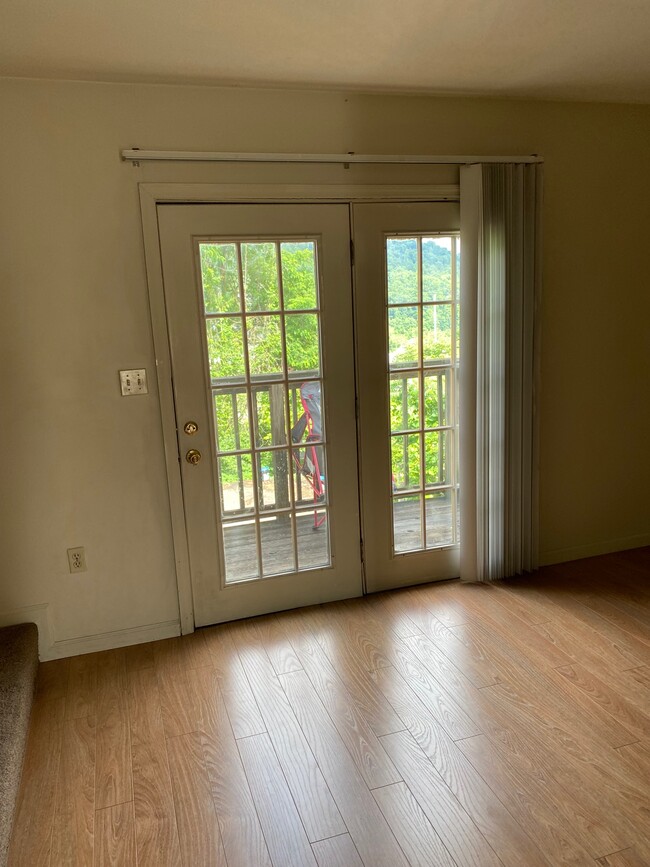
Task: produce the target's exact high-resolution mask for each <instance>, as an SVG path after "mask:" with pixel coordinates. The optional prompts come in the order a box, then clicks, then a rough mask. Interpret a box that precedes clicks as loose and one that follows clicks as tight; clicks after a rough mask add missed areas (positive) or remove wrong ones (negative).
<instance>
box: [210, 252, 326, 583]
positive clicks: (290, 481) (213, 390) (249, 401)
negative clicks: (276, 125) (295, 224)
mask: <svg viewBox="0 0 650 867" xmlns="http://www.w3.org/2000/svg"><path fill="white" fill-rule="evenodd" d="M254 242H255V243H260V244H261V243H273V244H274V245H275V268H276V279H277V284H278V294H279V308H278V309H273V310H266V311H265V310H253V311H248V309H247V302H246V291H245V287H244V271H243V262H242V252H241V248H242V244H246V243H251V240H250V239H246V240H244V239H241V238H219V239H214V238H197V239H196V243H197V245H198V253H199V256H198V261H199V276H200V280H201V293H200V296H201V310H202V315H203V319H204V320H205V321H206V322H207V321H209V320H213V319H232V318H237V317H238V318H240V319H241V321H242V342H243V354H244V376H240V375H236V376H228V377H218V378H216V379H213V378H212V376H211V371H210V363H209V351H208V352H207V353H206V357H207V359H208V363H207V372H208V377H209V379H210V397H211V399H212V404H211V408H212V412H213V419H214V425H215V436H214V444H213V448H214V449H215V458H216V459H217V461H219V459H221V458H224V457H235V458H237V460H238V473H239V475H238V478H241V469H240V465H241V459H242V458H243V457H244V456H250V458H251V470H252V472H251V476H252V493H253V510H251V509H250V508H245V507H244V508H241V503H242V502H243V501H244V499H245V498H244V496H243V495H242V494H241V493H240V509H238V510H236V514H232V512H230V513H229V514H226V510H225V501H224V493H223V486H222V480H221V474H220V472H217V486H218V503H219V525H220V532H221V542H222V559H223V563H224V567H225V566H226V552H225V539H224V529H225V528H227V527H230V526H233V525H239V524H241V525H244V524H249V523H251V522H252V523H253V524H254V529H255V541H256V557H257V575H256V576H255V577H253V578H250V577H246V578H243V579H235V580H230V581H228V576H227V574H225V571H224V575H225V583H226V584H235V583H242V582H243V581H251V580H257V581H259V580H264V579H266V578H270V577H274V576H275V575H286V574H287V573H290V572H291V571H294V572H295V571H302V568H301V567H300V564H299V546H298V531H297V515H298V513H300V514H299V516H300V517H303V516H304V515H306V514H313V513H314V512H318V513H319V514H321V513H322V514H325V515H326V521H325V522H324V524H323V526H322V529H323V530H324V532H325V533H326V534H327V540H326V549H327V562H323V563H321V564H317V565H311V566H307V567H304V568H305V569H318V568H326V567H329V566H331V539H330V532H329V526H330V503H329V497H328V492H327V490H326V493H325V498H324V500H323V501H322V502H321V501H319V502H318V503H317V504H316V503H314V506H313V508H312V507H311V506H310V505H309V501H304V500H303V501H300V502H298V501H296V499H295V496H294V493H295V491H294V485H295V487H297V488H298V489H299V490H300V493H301V494H302V486H301V484H300V478H298V479H297V481H296V482H294V476H300V474H299V473H296V472H295V469H294V468H295V462H294V452H296V451H300V450H301V448H304V445H305V444H304V443H300V444H294V443H293V441H292V438H291V427H292V425H291V420H292V414H291V408H292V394H293V397H294V400H295V395H296V394H297V393H298V392H299V390H300V386H301V385H302V384H303V383H305V382H313V383H318V384H319V386H320V389H321V432H322V435H321V438H320V439H319V440H317V441H314V442H313V445H315V446H317V447H318V448H319V449H322V451H321V454H322V456H323V463H324V468H325V467H326V466H327V455H326V447H327V440H326V430H327V428H326V419H325V413H324V399H323V394H324V388H323V357H322V356H323V350H322V339H321V336H322V308H321V301H320V298H321V286H320V273H321V271H320V262H319V243H318V239H317V238H314V237H311V238H307V237H304V236H302V237H300V236H298V237H297V236H293V237H292V236H282V237H281V238H259V239H258V238H256V239H255V241H254ZM292 242H293V243H300V242H307V243H310V244H311V245H312V248H313V267H314V283H315V294H316V306H315V307H305V308H301V307H291V308H288V309H287V308H286V307H285V301H284V275H283V273H282V246H281V245H282V244H283V243H292ZM210 244H217V245H220V244H223V245H228V244H234V245H235V248H236V259H237V272H238V273H237V283H238V299H239V310H238V311H225V312H213V311H210V312H207V311H206V306H205V292H204V288H203V271H202V267H201V266H202V256H201V247H202V246H203V245H210ZM305 313H308V314H312V315H315V316H316V317H317V325H318V329H317V344H318V370H317V374H318V375H317V376H314V373H313V370H303V371H297V372H294V375H293V376H290V373H289V370H288V367H287V346H286V318H287V316H293V315H300V314H305ZM259 316H276V317H279V319H280V340H281V364H282V373H281V374H279V375H278V374H277V373H272V374H270V375H268V376H265V375H257V374H256V375H254V376H253V375H251V369H250V352H249V340H248V327H247V323H248V319H250V318H252V317H259ZM202 339H203V341H204V345H205V346H206V349H208V347H207V335H206V330H205V327H204V328H203V334H202ZM265 385H266V386H269V387H270V386H272V385H279V386H282V388H283V394H284V411H285V432H286V436H287V442H286V443H285V444H282V445H275V446H268V445H263V446H257V444H256V438H255V437H256V427H255V418H254V413H253V390H254V389H259V388H260V387H263V386H265ZM233 386H234V387H236V386H241V387H242V388H243V390H244V392H245V394H246V405H247V418H248V431H249V440H250V448H249V449H241V448H240V449H234V450H227V451H223V452H222V451H220V450H219V446H218V419H217V413H216V406H215V403H214V397H215V395H216V394H218V393H222V394H223V393H224V389H227V388H228V387H231V388H232V387H233ZM298 400H299V398H298ZM233 405H234V404H233ZM298 405H299V406H300V404H298ZM234 415H235V418H236V417H237V416H236V413H234ZM272 451H277V452H282V451H284V452H286V453H287V454H288V463H289V466H288V470H287V489H288V493H289V505H288V506H286V507H283V508H279V509H278V508H268V509H267V508H264V507H263V506H260V499H259V485H260V483H261V477H260V473H259V471H258V463H259V461H258V458H259V455H260V453H262V452H272ZM217 465H218V464H217ZM324 468H323V469H324ZM241 487H242V485H240V488H241ZM287 514H289V515H290V520H291V546H292V552H293V569H289V570H286V569H285V570H283V571H281V572H274V573H269V574H264V571H263V552H262V540H261V530H260V523H261V522H262V521H264V522H266V521H268V520H272V519H273V518H275V517H278V516H281V515H287Z"/></svg>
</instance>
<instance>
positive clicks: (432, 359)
mask: <svg viewBox="0 0 650 867" xmlns="http://www.w3.org/2000/svg"><path fill="white" fill-rule="evenodd" d="M451 309H452V305H451V304H427V305H425V306H424V308H423V310H422V347H423V349H422V352H423V356H424V363H425V364H440V363H442V364H448V363H449V361H450V360H451V344H452V334H453V332H452V327H451V326H452V323H451Z"/></svg>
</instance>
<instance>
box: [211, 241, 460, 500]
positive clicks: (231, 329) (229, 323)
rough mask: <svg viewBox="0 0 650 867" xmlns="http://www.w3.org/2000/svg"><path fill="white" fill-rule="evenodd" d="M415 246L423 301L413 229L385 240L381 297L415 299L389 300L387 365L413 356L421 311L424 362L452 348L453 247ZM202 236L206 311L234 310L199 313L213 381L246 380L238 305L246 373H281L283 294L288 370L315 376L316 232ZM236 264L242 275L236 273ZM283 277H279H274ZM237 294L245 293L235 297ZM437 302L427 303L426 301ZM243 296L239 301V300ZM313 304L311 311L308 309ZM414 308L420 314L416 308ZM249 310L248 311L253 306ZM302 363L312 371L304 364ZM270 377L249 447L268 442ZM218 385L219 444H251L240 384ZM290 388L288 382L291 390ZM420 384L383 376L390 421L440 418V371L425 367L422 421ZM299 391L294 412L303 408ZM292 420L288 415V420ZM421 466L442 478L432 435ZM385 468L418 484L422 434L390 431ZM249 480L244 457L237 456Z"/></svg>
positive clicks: (409, 424)
mask: <svg viewBox="0 0 650 867" xmlns="http://www.w3.org/2000/svg"><path fill="white" fill-rule="evenodd" d="M421 250H422V293H423V296H422V300H423V301H424V302H425V304H424V306H423V307H420V308H418V306H416V302H417V301H418V271H417V269H418V244H417V241H416V239H415V238H390V239H388V241H387V266H388V299H389V303H390V304H409V305H412V306H406V307H392V308H390V309H389V314H388V316H389V334H388V341H389V346H388V351H389V359H390V366H391V370H393V371H398V370H399V369H400V368H401V367H403V366H408V365H409V364H417V363H418V360H419V348H418V340H419V330H420V326H419V322H418V316H419V315H422V317H423V321H422V353H423V359H424V361H425V364H426V363H427V362H429V363H431V362H434V363H435V362H436V361H438V362H440V361H446V360H447V359H449V358H450V357H451V350H452V305H451V303H449V302H450V301H451V251H450V249H447V248H446V247H445V246H444V245H443V244H442V243H438V242H437V241H436V240H435V239H433V238H424V239H422V242H421ZM279 253H280V255H279V257H278V245H276V243H275V242H268V241H266V242H247V243H242V244H241V245H240V249H239V254H238V250H237V245H236V244H234V243H214V244H212V243H210V244H201V246H200V259H201V277H202V286H203V299H204V307H205V312H206V314H208V315H209V314H220V313H221V314H223V313H229V314H232V315H231V316H228V317H219V316H217V317H215V318H208V319H207V320H206V336H207V347H208V357H209V366H210V375H211V378H212V380H213V383H214V385H215V386H217V387H218V386H219V384H221V385H222V386H224V387H229V388H230V389H231V390H232V388H233V387H234V386H240V387H243V386H244V384H245V380H246V376H245V374H246V364H245V354H244V340H243V328H244V318H243V312H244V309H245V310H246V312H247V314H249V315H248V316H247V318H246V336H247V343H248V363H249V367H250V373H251V376H253V377H256V376H265V377H270V378H271V379H273V377H274V376H275V377H279V376H280V375H281V374H282V349H283V345H282V322H283V317H282V315H281V313H280V306H281V305H280V297H281V292H282V297H283V300H284V309H285V311H286V313H285V315H284V338H285V349H286V364H287V370H288V372H289V375H290V376H291V375H292V373H293V374H294V375H295V377H296V388H297V387H298V385H299V383H300V381H301V376H305V377H306V376H307V375H311V376H313V375H319V374H314V373H313V371H319V370H320V356H319V346H320V344H319V333H318V329H319V317H318V314H317V313H316V312H315V310H316V308H317V306H318V305H317V288H316V287H317V270H316V269H317V264H316V248H315V243H314V242H313V241H290V242H281V243H280V245H279ZM240 269H241V280H240ZM280 278H281V279H280ZM242 294H243V297H242ZM433 301H435V302H444V303H436V304H430V303H429V304H427V303H426V302H433ZM244 304H245V308H244V306H243V305H244ZM310 311H313V312H310ZM419 311H421V313H420V312H419ZM250 314H253V315H250ZM308 372H312V373H309V374H308ZM268 388H269V386H268V385H266V386H264V387H262V388H261V389H259V390H257V389H256V390H255V391H254V393H253V394H254V397H253V400H254V407H253V408H252V409H253V416H254V423H255V425H256V430H255V433H254V439H255V443H256V446H257V447H258V448H259V447H264V446H268V445H272V444H276V443H274V441H273V434H272V425H271V405H270V399H269V391H268ZM231 390H230V391H228V392H225V391H217V392H215V403H214V407H215V414H216V423H217V437H218V449H219V451H220V452H224V451H231V450H234V449H250V448H251V431H250V430H249V415H248V406H247V401H246V396H245V393H244V391H243V390H242V391H241V392H238V393H237V394H236V396H235V398H234V400H233V394H232V391H231ZM292 391H293V389H292ZM419 401H420V388H419V383H418V379H417V377H414V376H409V377H408V379H406V380H402V379H401V378H399V379H392V380H391V383H390V424H391V430H392V431H397V430H415V429H417V428H419V427H420V425H421V423H422V424H424V426H425V427H435V426H437V425H441V424H446V423H447V406H446V401H447V394H446V375H445V374H440V372H438V373H436V372H435V371H433V370H432V371H431V374H430V375H427V376H426V377H425V381H424V404H423V406H422V413H423V419H422V422H421V420H420V407H419ZM300 412H301V409H300V401H299V396H298V414H300ZM291 421H292V422H293V421H295V419H292V420H291ZM423 449H424V464H423V466H422V471H423V473H424V477H425V480H426V482H427V483H429V484H431V483H434V482H440V481H444V478H442V476H443V475H444V465H445V463H446V459H445V456H444V455H443V454H442V452H441V448H440V443H439V442H438V435H437V434H436V435H433V434H427V435H424V439H423ZM391 453H392V471H393V478H394V482H395V485H396V487H397V488H401V487H404V486H405V485H407V484H408V485H409V486H411V487H412V486H414V485H419V473H420V463H421V461H420V435H419V434H411V435H407V436H406V437H402V436H399V437H393V438H392V449H391ZM242 466H243V467H245V469H246V473H247V475H246V476H245V477H246V478H248V479H250V478H251V476H250V471H251V462H250V458H247V457H246V458H245V459H244V460H243V462H242ZM220 472H221V478H222V482H223V483H225V484H227V483H232V482H235V481H237V479H238V465H237V461H236V459H235V458H223V459H222V460H221V461H220Z"/></svg>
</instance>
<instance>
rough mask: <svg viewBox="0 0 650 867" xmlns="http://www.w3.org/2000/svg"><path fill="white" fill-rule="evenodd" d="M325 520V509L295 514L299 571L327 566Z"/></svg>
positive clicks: (327, 550)
mask: <svg viewBox="0 0 650 867" xmlns="http://www.w3.org/2000/svg"><path fill="white" fill-rule="evenodd" d="M327 519H328V516H327V509H322V508H321V509H317V510H315V511H308V512H298V513H297V514H296V534H297V537H298V568H299V569H317V568H319V567H323V566H327V565H329V562H330V550H329V533H327V532H324V531H325V529H326V527H327V523H328V520H327Z"/></svg>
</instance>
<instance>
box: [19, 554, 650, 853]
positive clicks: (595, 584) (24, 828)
mask: <svg viewBox="0 0 650 867" xmlns="http://www.w3.org/2000/svg"><path fill="white" fill-rule="evenodd" d="M649 602H650V548H646V549H641V550H639V551H635V552H624V553H620V554H614V555H610V556H607V557H601V558H594V559H591V560H584V561H578V562H575V563H571V564H567V565H562V566H557V567H552V568H547V569H543V570H541V571H540V572H539V573H538V574H536V575H534V576H531V577H530V578H528V579H526V580H520V581H510V582H504V583H501V584H498V585H491V586H472V585H462V584H460V583H458V582H456V581H453V582H446V583H442V584H437V585H429V586H421V587H418V588H416V589H412V590H405V591H397V592H391V593H384V594H379V595H377V596H370V597H366V598H363V599H359V600H354V601H350V602H342V603H334V604H329V605H323V606H315V607H313V608H309V609H305V610H301V611H293V612H288V613H286V614H282V615H275V616H266V617H261V618H256V619H253V620H249V621H240V622H238V623H234V624H226V625H223V626H219V627H213V628H207V629H202V630H199V631H197V632H195V633H194V634H193V635H189V636H186V637H184V638H176V639H170V640H167V641H160V642H156V643H153V644H147V645H140V646H137V647H130V648H123V649H120V650H113V651H108V652H104V653H95V654H90V655H88V656H79V657H75V658H73V659H63V660H58V661H55V662H47V663H45V664H42V665H41V667H40V672H39V682H38V689H37V697H36V701H35V705H34V709H33V713H32V719H31V729H30V737H29V743H28V746H27V754H26V759H25V766H24V772H23V781H22V787H21V793H20V796H19V802H18V808H17V814H16V819H15V823H14V831H13V840H12V845H11V852H10V861H9V863H10V867H35V865H41V864H42V865H49V867H59V865H64V864H65V865H69V864H84V865H92V864H95V865H121V867H136V865H137V867H181V865H185V867H215V865H220V867H226V865H227V867H310V865H311V867H341V865H343V867H360V865H361V867H363V865H365V867H405V865H412V867H413V865H419V867H423V865H424V867H427V865H430V867H560V865H584V867H587V865H590V867H639V865H648V864H650V608H649Z"/></svg>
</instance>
